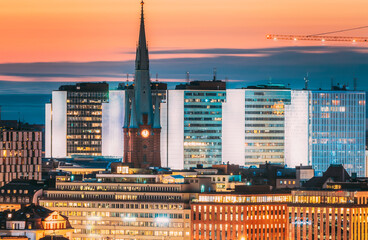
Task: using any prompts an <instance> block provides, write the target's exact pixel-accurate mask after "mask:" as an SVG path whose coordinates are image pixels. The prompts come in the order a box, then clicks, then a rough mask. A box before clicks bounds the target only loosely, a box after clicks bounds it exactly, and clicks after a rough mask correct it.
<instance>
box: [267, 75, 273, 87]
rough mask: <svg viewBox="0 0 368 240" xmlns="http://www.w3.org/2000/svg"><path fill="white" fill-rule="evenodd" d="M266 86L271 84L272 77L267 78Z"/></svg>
mask: <svg viewBox="0 0 368 240" xmlns="http://www.w3.org/2000/svg"><path fill="white" fill-rule="evenodd" d="M268 84H270V85H271V84H272V77H271V76H270V77H269V78H268Z"/></svg>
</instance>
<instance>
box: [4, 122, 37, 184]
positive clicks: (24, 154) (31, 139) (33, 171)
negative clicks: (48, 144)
mask: <svg viewBox="0 0 368 240" xmlns="http://www.w3.org/2000/svg"><path fill="white" fill-rule="evenodd" d="M0 143H1V144H0V186H4V185H5V184H6V183H8V182H10V181H12V180H13V179H26V180H41V175H42V173H41V165H42V163H41V160H42V132H41V131H34V130H32V129H22V128H17V129H7V128H3V129H2V131H1V132H0Z"/></svg>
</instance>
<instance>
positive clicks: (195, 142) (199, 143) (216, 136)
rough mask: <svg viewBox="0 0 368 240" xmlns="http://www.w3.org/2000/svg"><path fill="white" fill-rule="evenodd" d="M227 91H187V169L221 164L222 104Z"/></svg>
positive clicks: (185, 109)
mask: <svg viewBox="0 0 368 240" xmlns="http://www.w3.org/2000/svg"><path fill="white" fill-rule="evenodd" d="M225 99H226V91H194V90H193V91H185V92H184V166H185V168H190V167H196V166H197V164H203V166H204V167H211V166H212V165H215V164H221V163H222V140H221V137H222V103H223V102H224V101H225Z"/></svg>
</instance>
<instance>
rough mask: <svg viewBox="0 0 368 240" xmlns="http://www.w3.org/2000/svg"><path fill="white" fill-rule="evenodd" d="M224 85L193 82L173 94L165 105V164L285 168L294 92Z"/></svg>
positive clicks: (170, 92)
mask: <svg viewBox="0 0 368 240" xmlns="http://www.w3.org/2000/svg"><path fill="white" fill-rule="evenodd" d="M219 82H221V81H215V82H212V81H207V82H204V83H206V84H203V85H199V84H198V82H191V83H190V84H188V85H187V86H186V88H188V89H186V88H185V87H183V85H179V86H180V88H179V89H176V90H168V91H167V101H166V102H164V103H162V105H161V106H162V112H163V113H164V114H162V115H161V123H162V135H163V136H162V138H161V145H162V147H161V149H162V153H163V156H162V157H161V159H162V160H161V161H162V163H163V165H164V166H169V167H171V168H174V169H180V168H191V167H195V166H196V165H197V164H203V166H204V167H210V166H212V165H214V164H221V163H223V162H225V163H226V162H230V163H232V164H238V165H246V166H252V165H259V164H262V163H265V162H271V163H283V162H284V106H285V104H289V103H290V90H289V89H287V88H285V87H284V86H282V85H275V84H268V85H261V86H256V87H249V88H247V89H226V85H220V83H219ZM222 83H223V82H222ZM192 85H194V86H195V87H194V86H192ZM213 85H215V86H217V89H216V88H215V87H213Z"/></svg>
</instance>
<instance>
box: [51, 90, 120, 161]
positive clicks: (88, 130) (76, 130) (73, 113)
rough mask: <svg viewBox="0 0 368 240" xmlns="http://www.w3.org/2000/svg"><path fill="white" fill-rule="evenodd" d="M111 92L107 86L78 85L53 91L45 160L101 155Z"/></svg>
mask: <svg viewBox="0 0 368 240" xmlns="http://www.w3.org/2000/svg"><path fill="white" fill-rule="evenodd" d="M108 90H109V86H108V84H107V83H77V84H76V85H65V86H61V87H60V88H59V90H58V91H53V92H52V100H51V103H47V104H46V119H45V132H46V137H45V141H46V146H45V157H48V158H54V157H58V158H63V157H69V156H72V155H91V156H100V155H102V104H103V103H106V102H107V101H108V99H109V97H108ZM118 102H120V101H118ZM112 105H113V103H112ZM117 111H118V110H117ZM111 117H113V115H111ZM110 121H112V122H113V121H114V119H110ZM106 124H108V122H106Z"/></svg>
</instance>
